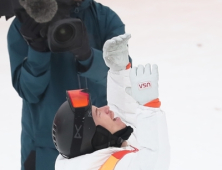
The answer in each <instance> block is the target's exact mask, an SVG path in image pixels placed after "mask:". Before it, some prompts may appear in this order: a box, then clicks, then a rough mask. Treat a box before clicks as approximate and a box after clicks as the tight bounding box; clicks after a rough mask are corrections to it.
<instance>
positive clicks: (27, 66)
mask: <svg viewBox="0 0 222 170" xmlns="http://www.w3.org/2000/svg"><path fill="white" fill-rule="evenodd" d="M20 26H21V23H20V22H19V21H18V20H17V19H15V20H14V21H13V22H12V24H11V26H10V28H9V31H8V36H7V40H8V52H9V57H10V65H11V74H12V84H13V87H14V88H15V90H16V91H17V92H18V94H19V96H21V97H22V98H23V99H24V100H26V101H28V102H30V103H37V102H38V101H39V100H40V98H41V96H42V95H43V93H44V91H45V89H46V88H47V86H48V83H49V80H50V58H51V53H50V52H47V53H41V52H37V51H35V50H33V49H32V48H31V47H29V46H28V45H27V43H26V41H25V40H24V39H23V37H22V36H21V34H20V32H19V28H20Z"/></svg>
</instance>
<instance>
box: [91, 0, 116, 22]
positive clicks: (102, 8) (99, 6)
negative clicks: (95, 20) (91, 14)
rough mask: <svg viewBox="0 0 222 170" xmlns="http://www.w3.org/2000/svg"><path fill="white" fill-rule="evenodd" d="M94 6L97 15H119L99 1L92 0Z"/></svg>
mask: <svg viewBox="0 0 222 170" xmlns="http://www.w3.org/2000/svg"><path fill="white" fill-rule="evenodd" d="M93 4H94V6H95V7H96V10H97V13H98V14H99V15H105V16H106V17H111V18H112V17H114V16H116V17H119V16H118V15H117V13H116V12H115V11H113V10H112V9H111V8H109V7H108V6H105V5H102V4H101V3H97V2H95V1H94V2H93Z"/></svg>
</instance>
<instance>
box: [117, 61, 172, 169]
mask: <svg viewBox="0 0 222 170" xmlns="http://www.w3.org/2000/svg"><path fill="white" fill-rule="evenodd" d="M129 77H130V81H131V87H129V88H127V89H126V92H127V93H128V94H130V95H131V96H132V97H133V98H134V99H135V100H136V101H137V102H138V104H139V106H138V108H137V111H136V112H135V120H134V126H135V136H136V139H137V142H138V144H139V151H138V152H136V153H132V154H129V155H126V157H124V158H123V160H122V162H120V165H119V166H121V164H122V163H124V162H126V161H127V160H129V159H130V160H131V161H130V166H129V167H127V169H129V170H139V169H149V170H167V169H168V168H169V162H170V146H169V140H168V133H167V124H166V118H165V113H164V112H163V111H162V110H161V109H160V104H161V103H160V101H159V99H158V96H159V94H158V79H159V74H158V67H157V65H153V66H152V71H151V66H150V64H147V65H146V66H145V68H144V67H143V66H142V65H140V66H138V67H137V68H135V67H134V68H132V69H131V71H130V76H129ZM128 115H129V114H126V117H127V116H128ZM125 164H126V163H125Z"/></svg>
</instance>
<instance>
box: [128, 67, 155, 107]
mask: <svg viewBox="0 0 222 170" xmlns="http://www.w3.org/2000/svg"><path fill="white" fill-rule="evenodd" d="M158 80H159V73H158V67H157V65H156V64H154V65H153V66H152V71H151V66H150V64H147V65H146V66H145V68H144V67H143V66H142V65H139V66H138V67H133V68H132V70H131V72H130V81H131V86H132V87H127V88H126V92H127V93H128V94H129V95H131V96H132V97H133V98H134V99H135V100H136V101H137V102H138V103H139V104H140V105H144V104H146V103H148V102H150V101H152V100H154V99H157V98H158V97H159V93H158Z"/></svg>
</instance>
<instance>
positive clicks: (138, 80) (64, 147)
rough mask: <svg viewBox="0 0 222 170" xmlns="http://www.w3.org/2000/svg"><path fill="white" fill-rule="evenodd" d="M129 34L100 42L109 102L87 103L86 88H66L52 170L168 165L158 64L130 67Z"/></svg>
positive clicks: (147, 169)
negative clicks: (100, 103) (94, 104)
mask: <svg viewBox="0 0 222 170" xmlns="http://www.w3.org/2000/svg"><path fill="white" fill-rule="evenodd" d="M129 38H130V35H129V34H124V35H121V36H118V37H114V38H112V39H110V40H108V41H106V43H105V44H104V47H103V57H104V60H105V63H106V65H107V66H108V67H109V68H110V71H109V72H108V79H107V81H108V82H107V85H108V89H107V95H108V106H104V107H101V108H97V107H95V106H91V103H90V96H89V94H88V92H87V90H73V91H67V101H66V102H65V103H63V105H62V106H61V107H60V108H59V110H58V112H57V114H56V116H55V119H54V124H53V140H54V143H55V146H56V148H57V149H58V151H59V152H60V155H59V156H58V157H57V160H56V164H55V169H56V170H114V169H115V170H125V169H126V170H141V169H142V170H167V169H168V167H169V159H170V156H169V155H170V147H169V141H168V135H167V125H166V119H165V113H164V112H163V111H162V110H161V109H160V108H159V107H160V101H159V99H158V68H157V65H153V66H152V69H151V66H150V64H147V65H146V66H145V68H144V67H143V66H142V65H139V66H138V67H137V68H135V67H134V68H132V69H131V68H130V66H129V65H130V64H129V59H128V48H127V43H128V40H129ZM151 70H152V71H151ZM67 158H68V159H67Z"/></svg>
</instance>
